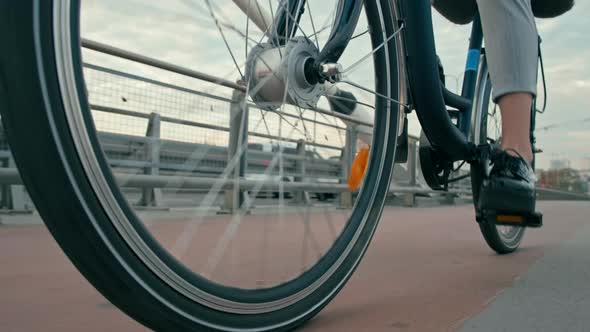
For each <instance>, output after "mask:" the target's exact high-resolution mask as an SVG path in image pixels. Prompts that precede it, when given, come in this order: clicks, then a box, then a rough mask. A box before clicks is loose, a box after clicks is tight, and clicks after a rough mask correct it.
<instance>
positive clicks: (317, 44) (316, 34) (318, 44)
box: [305, 1, 320, 50]
mask: <svg viewBox="0 0 590 332" xmlns="http://www.w3.org/2000/svg"><path fill="white" fill-rule="evenodd" d="M305 5H306V6H307V14H308V16H309V21H310V22H311V29H312V30H313V35H312V37H314V39H315V45H316V47H317V48H318V50H319V49H320V41H319V40H318V33H317V31H316V29H315V24H314V22H313V15H312V14H311V7H310V6H309V1H306V2H305Z"/></svg>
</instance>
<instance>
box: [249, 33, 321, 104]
mask: <svg viewBox="0 0 590 332" xmlns="http://www.w3.org/2000/svg"><path fill="white" fill-rule="evenodd" d="M318 55H319V51H318V49H317V47H316V46H315V45H314V44H313V43H312V42H311V41H310V40H309V39H307V38H304V37H295V38H293V39H291V40H289V41H288V42H287V44H286V45H284V46H280V47H276V46H274V45H271V44H269V43H263V44H259V45H257V46H256V47H254V48H253V49H252V51H251V52H250V54H249V55H248V59H247V64H246V82H247V84H248V85H249V90H248V91H249V95H250V97H251V98H252V100H254V102H255V103H256V104H257V105H258V106H259V107H263V108H265V109H277V108H279V107H281V105H283V104H284V103H289V104H293V105H297V106H300V107H304V108H314V107H315V106H316V105H317V102H318V100H319V98H320V96H322V95H323V94H324V93H325V89H324V85H323V84H320V83H319V82H318V81H317V80H312V79H308V77H309V70H310V69H309V68H310V65H313V63H314V60H315V59H316V58H317V56H318ZM306 69H307V70H306ZM306 72H307V73H308V74H307V75H306ZM314 81H315V82H314Z"/></svg>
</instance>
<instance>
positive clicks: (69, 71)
mask: <svg viewBox="0 0 590 332" xmlns="http://www.w3.org/2000/svg"><path fill="white" fill-rule="evenodd" d="M378 6H381V5H380V4H378ZM53 14H54V26H53V28H54V43H55V52H56V59H57V67H58V78H59V83H60V90H61V92H62V99H63V102H64V106H65V109H66V117H67V121H68V124H69V126H70V131H71V134H72V136H73V141H74V143H75V145H76V149H77V152H78V155H79V157H80V160H81V162H82V165H83V168H84V170H85V171H86V175H87V178H88V181H89V182H90V184H91V186H92V187H93V188H94V191H95V193H96V195H97V198H98V200H99V201H100V202H101V204H102V207H103V209H104V212H105V213H106V214H107V215H108V216H109V218H110V220H111V221H112V223H113V226H114V227H115V229H116V230H117V231H118V233H119V234H120V236H121V237H122V238H123V239H124V240H125V242H126V243H127V244H128V246H129V247H130V248H131V250H132V251H133V252H134V253H135V254H136V255H137V257H139V259H140V260H141V261H142V262H143V263H144V264H145V265H146V266H147V267H148V268H149V269H150V270H151V271H152V272H153V273H154V274H155V275H156V276H158V277H159V278H160V279H161V280H163V281H164V282H165V283H167V284H168V285H169V286H170V287H172V288H173V289H175V290H176V291H178V292H179V293H180V294H183V295H184V296H186V297H187V298H189V299H192V300H193V301H195V302H197V303H199V304H202V305H204V306H207V307H210V308H213V309H217V310H221V311H224V312H231V313H238V314H260V313H267V312H271V311H275V310H278V309H281V308H285V307H288V306H290V305H292V304H294V303H296V302H298V301H300V300H301V299H302V298H305V297H306V296H308V295H309V294H311V293H312V292H313V291H315V290H316V289H318V288H319V287H320V286H321V285H322V284H323V283H324V282H325V280H327V279H328V278H330V276H331V275H332V274H333V273H334V272H335V270H336V269H338V267H339V266H340V265H341V264H342V261H343V259H344V258H345V257H347V256H348V253H349V252H350V250H351V249H352V247H353V245H354V244H355V243H356V239H357V238H358V236H359V234H360V232H361V231H362V230H363V228H364V227H363V226H364V224H365V223H366V218H368V215H369V212H370V211H366V212H365V214H364V217H363V221H362V223H361V225H360V226H359V227H358V228H357V230H356V234H355V235H354V237H353V239H354V240H353V241H350V244H349V246H348V247H347V248H346V250H345V251H344V252H343V254H342V257H341V259H340V260H339V261H338V262H337V263H336V264H334V265H332V266H331V267H330V269H329V270H328V271H327V272H326V273H325V274H324V275H323V276H322V278H320V279H318V280H316V281H315V282H313V283H312V284H311V285H309V286H308V287H307V288H306V289H304V290H303V291H301V292H298V293H296V294H293V295H291V296H289V297H287V298H284V299H282V300H281V301H275V302H267V303H240V302H235V301H229V300H227V299H224V298H220V297H218V296H215V295H214V294H210V293H207V292H204V291H203V290H201V289H199V288H197V287H195V285H193V284H191V283H189V282H187V281H186V280H185V279H184V278H182V277H181V276H179V275H178V274H177V273H175V271H173V270H172V269H171V268H170V267H169V266H168V265H167V264H166V263H165V262H164V261H163V260H162V259H161V258H160V257H159V256H158V255H157V254H156V253H155V252H154V251H153V250H151V248H150V247H149V246H148V245H147V244H146V242H145V241H144V239H143V238H142V237H141V236H140V235H139V234H138V233H137V230H136V229H135V228H134V227H133V226H132V225H131V223H130V221H129V220H128V218H127V216H126V213H125V212H124V211H123V210H122V207H121V206H120V203H119V202H118V201H117V199H116V198H115V196H114V195H113V192H112V190H113V189H112V188H111V187H110V185H109V183H108V181H107V179H106V178H105V174H103V171H102V170H101V168H100V166H99V161H98V159H97V156H96V153H95V150H94V147H93V146H92V143H91V140H90V138H89V132H88V130H89V128H87V126H86V124H85V121H84V118H83V112H84V110H83V109H82V106H81V105H82V103H81V100H80V95H79V93H78V90H77V86H76V81H77V79H76V77H75V70H74V63H73V61H72V50H74V47H79V45H73V44H72V43H71V39H72V38H71V36H72V31H71V30H70V29H71V27H72V21H71V18H72V15H73V13H72V3H71V1H70V0H57V1H55V2H54V13H53ZM397 14H398V13H397V12H396V13H395V15H396V16H397ZM380 20H381V23H382V24H384V22H383V20H384V18H383V15H381V17H380ZM396 44H397V54H398V55H399V58H400V59H401V58H402V57H401V54H403V49H402V47H401V44H402V43H399V42H397V43H396ZM386 47H387V46H386ZM398 66H399V64H398ZM388 72H389V71H388ZM399 72H400V75H404V74H403V73H404V71H403V68H402V69H401V70H399ZM399 81H400V91H403V90H402V89H403V88H405V86H403V83H405V82H403V81H404V80H399ZM396 107H397V106H396ZM393 130H397V128H394V129H393ZM381 160H383V158H381ZM390 166H391V165H381V167H380V168H379V169H380V170H382V169H383V168H384V167H390ZM370 194H371V193H366V195H370ZM374 199H375V197H374V195H373V196H372V198H371V202H372V201H373V200H374ZM95 227H98V226H96V225H95ZM99 231H100V230H99ZM121 263H123V264H124V265H126V264H125V262H123V261H122V262H121ZM357 263H358V262H357ZM354 266H356V264H355V265H354ZM352 270H353V269H351V270H350V271H349V272H348V273H349V274H350V273H352ZM345 279H346V278H344V279H343V281H344V280H345ZM145 287H146V288H147V287H148V286H147V285H146V286H145ZM337 288H338V287H336V288H335V289H337ZM152 292H153V291H152ZM328 298H329V296H328V297H326V299H325V300H327V299H328ZM325 300H324V301H325ZM324 301H320V303H318V304H317V305H316V307H314V308H310V309H309V311H310V312H311V311H313V310H315V308H317V307H318V306H320V305H321V304H322V303H323V302H324ZM168 305H169V306H173V305H171V304H168ZM187 316H188V314H187ZM193 319H194V318H193ZM201 323H202V322H201ZM285 324H287V323H285Z"/></svg>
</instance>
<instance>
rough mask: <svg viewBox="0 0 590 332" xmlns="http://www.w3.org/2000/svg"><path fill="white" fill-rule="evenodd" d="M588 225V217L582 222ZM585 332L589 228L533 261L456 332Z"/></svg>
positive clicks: (589, 299)
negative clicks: (530, 266) (520, 274)
mask: <svg viewBox="0 0 590 332" xmlns="http://www.w3.org/2000/svg"><path fill="white" fill-rule="evenodd" d="M586 218H588V219H590V218H589V217H586ZM589 221H590V220H589ZM588 330H590V226H586V227H584V228H583V229H582V230H581V231H579V232H577V234H576V236H575V237H574V238H573V239H571V240H569V241H566V242H565V243H564V244H563V245H562V246H560V247H559V248H558V249H556V250H555V251H552V252H551V253H549V254H547V255H545V256H544V257H542V258H541V259H539V260H538V261H537V262H536V263H535V264H534V265H533V266H532V268H531V269H530V270H529V271H528V273H526V274H525V275H524V276H522V277H521V278H519V279H518V280H516V281H515V283H514V285H513V287H511V288H509V289H507V290H505V291H504V292H502V293H500V294H499V295H498V297H497V298H496V299H495V300H494V302H493V303H492V304H491V305H490V306H489V307H488V308H486V309H485V310H484V311H483V312H482V313H480V314H479V315H477V316H476V317H474V318H472V319H470V320H468V321H467V322H466V323H465V324H464V326H463V328H462V329H461V331H520V332H525V331H588Z"/></svg>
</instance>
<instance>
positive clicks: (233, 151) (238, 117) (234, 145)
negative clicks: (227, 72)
mask: <svg viewBox="0 0 590 332" xmlns="http://www.w3.org/2000/svg"><path fill="white" fill-rule="evenodd" d="M244 98H246V96H245V94H244V93H243V92H241V91H238V90H234V92H233V94H232V101H231V104H230V108H229V111H230V115H229V145H228V151H227V153H228V155H227V160H228V162H231V161H232V160H234V158H235V157H236V156H237V155H238V154H239V157H238V158H239V161H238V162H237V164H236V166H235V167H234V168H233V170H232V171H231V172H230V174H229V177H230V178H233V179H234V180H235V183H236V185H235V186H234V187H233V188H231V189H228V190H226V191H225V198H224V203H223V206H222V211H221V212H222V213H234V212H236V211H237V210H238V209H239V208H240V207H241V206H242V205H243V204H244V201H245V192H244V191H242V190H240V185H239V181H240V179H243V178H244V177H245V174H246V167H247V153H248V113H249V109H248V106H247V105H246V103H244ZM242 149H243V150H244V151H241V150H242Z"/></svg>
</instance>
